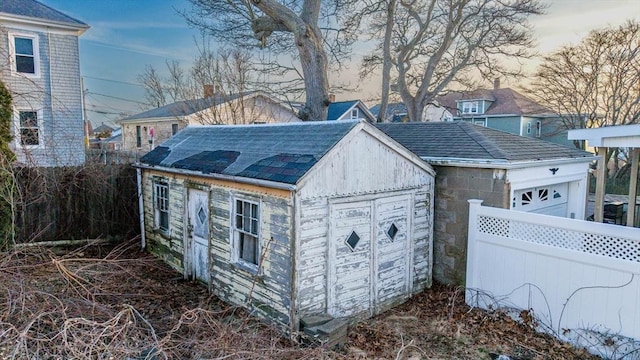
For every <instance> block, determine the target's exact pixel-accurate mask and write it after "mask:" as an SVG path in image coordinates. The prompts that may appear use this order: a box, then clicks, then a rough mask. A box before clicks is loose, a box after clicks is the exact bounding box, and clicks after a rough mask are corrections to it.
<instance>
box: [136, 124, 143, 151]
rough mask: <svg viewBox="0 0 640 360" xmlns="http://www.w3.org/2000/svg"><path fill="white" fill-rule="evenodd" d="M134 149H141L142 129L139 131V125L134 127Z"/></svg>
mask: <svg viewBox="0 0 640 360" xmlns="http://www.w3.org/2000/svg"><path fill="white" fill-rule="evenodd" d="M136 147H142V129H140V125H138V126H136Z"/></svg>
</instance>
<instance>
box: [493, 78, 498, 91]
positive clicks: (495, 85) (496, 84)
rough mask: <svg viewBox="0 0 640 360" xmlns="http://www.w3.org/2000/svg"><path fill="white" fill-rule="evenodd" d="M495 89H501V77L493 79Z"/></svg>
mask: <svg viewBox="0 0 640 360" xmlns="http://www.w3.org/2000/svg"><path fill="white" fill-rule="evenodd" d="M493 89H494V90H498V89H500V78H495V79H494V80H493Z"/></svg>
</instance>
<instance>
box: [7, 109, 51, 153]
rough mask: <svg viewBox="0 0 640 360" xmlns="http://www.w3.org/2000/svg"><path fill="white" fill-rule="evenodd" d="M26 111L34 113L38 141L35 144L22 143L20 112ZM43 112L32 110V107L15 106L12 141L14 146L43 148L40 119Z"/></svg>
mask: <svg viewBox="0 0 640 360" xmlns="http://www.w3.org/2000/svg"><path fill="white" fill-rule="evenodd" d="M26 112H31V113H35V114H36V129H37V131H38V143H37V144H31V145H29V144H23V143H22V130H23V127H22V121H21V115H22V113H26ZM42 114H43V112H42V110H41V109H40V110H34V109H27V108H16V109H15V110H14V127H15V131H14V134H13V135H14V140H13V141H14V143H15V146H16V148H22V149H42V148H44V136H43V132H44V129H43V127H44V126H43V125H44V122H43V119H42V116H43V115H42ZM24 129H33V127H24Z"/></svg>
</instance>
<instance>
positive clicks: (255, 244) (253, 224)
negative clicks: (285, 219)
mask: <svg viewBox="0 0 640 360" xmlns="http://www.w3.org/2000/svg"><path fill="white" fill-rule="evenodd" d="M259 210H260V205H259V204H258V203H255V202H251V201H246V200H236V201H235V208H234V211H235V216H234V222H235V223H234V227H233V228H234V242H235V246H234V251H235V254H234V255H235V256H234V257H235V259H236V260H237V261H238V262H240V263H244V264H246V265H249V267H250V268H251V269H253V270H257V266H258V262H259V261H260V236H259V223H260V219H259V213H260V211H259Z"/></svg>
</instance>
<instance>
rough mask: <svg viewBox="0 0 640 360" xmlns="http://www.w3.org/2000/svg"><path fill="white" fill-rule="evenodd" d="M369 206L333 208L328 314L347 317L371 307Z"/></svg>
mask: <svg viewBox="0 0 640 360" xmlns="http://www.w3.org/2000/svg"><path fill="white" fill-rule="evenodd" d="M371 208H372V203H371V202H357V203H346V204H333V205H332V206H331V214H330V217H331V218H330V226H331V244H330V248H329V264H328V265H329V273H330V275H329V278H330V280H329V313H330V314H331V315H332V316H335V317H341V316H349V315H352V314H355V313H359V312H362V311H366V310H368V309H370V307H371V261H372V258H371V215H372V210H371Z"/></svg>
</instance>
